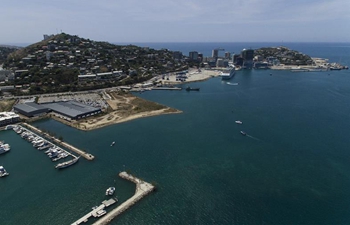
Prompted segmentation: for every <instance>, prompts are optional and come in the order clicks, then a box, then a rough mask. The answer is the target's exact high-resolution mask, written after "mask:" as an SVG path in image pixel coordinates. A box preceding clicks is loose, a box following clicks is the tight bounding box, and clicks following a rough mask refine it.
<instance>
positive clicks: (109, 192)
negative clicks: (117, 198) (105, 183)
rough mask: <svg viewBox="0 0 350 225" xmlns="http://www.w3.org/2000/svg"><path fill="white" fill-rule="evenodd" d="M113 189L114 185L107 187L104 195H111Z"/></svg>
mask: <svg viewBox="0 0 350 225" xmlns="http://www.w3.org/2000/svg"><path fill="white" fill-rule="evenodd" d="M114 191H115V187H109V188H107V190H106V195H113V194H114Z"/></svg>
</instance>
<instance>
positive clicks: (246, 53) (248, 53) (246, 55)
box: [241, 49, 254, 61]
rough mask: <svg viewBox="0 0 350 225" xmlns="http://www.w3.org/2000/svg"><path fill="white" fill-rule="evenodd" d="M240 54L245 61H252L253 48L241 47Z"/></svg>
mask: <svg viewBox="0 0 350 225" xmlns="http://www.w3.org/2000/svg"><path fill="white" fill-rule="evenodd" d="M241 55H242V58H243V59H244V60H245V61H253V58H254V50H253V49H243V50H242V52H241Z"/></svg>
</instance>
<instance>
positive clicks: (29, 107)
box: [13, 102, 49, 117]
mask: <svg viewBox="0 0 350 225" xmlns="http://www.w3.org/2000/svg"><path fill="white" fill-rule="evenodd" d="M13 109H14V111H15V112H17V113H20V114H22V115H25V116H27V117H33V116H40V115H43V114H45V113H47V112H49V109H48V108H46V107H44V106H42V105H39V104H37V103H35V102H26V103H22V104H17V105H15V106H14V107H13Z"/></svg>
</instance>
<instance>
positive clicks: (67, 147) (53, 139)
mask: <svg viewBox="0 0 350 225" xmlns="http://www.w3.org/2000/svg"><path fill="white" fill-rule="evenodd" d="M23 125H24V126H25V127H27V128H28V129H30V130H32V131H35V132H36V133H38V134H40V135H42V136H43V137H46V138H48V139H50V140H51V141H52V142H55V143H56V144H58V145H61V146H63V147H65V148H66V149H68V150H71V151H73V152H75V153H77V154H79V155H81V156H82V157H84V158H85V159H87V160H93V159H94V158H95V157H94V156H93V155H91V154H90V153H87V152H84V151H83V150H81V149H78V148H76V147H74V146H73V145H70V144H68V143H66V142H64V141H61V140H59V139H58V138H55V137H52V136H50V135H49V134H47V133H44V132H43V131H41V130H39V129H38V128H36V127H34V126H32V125H29V124H28V123H23Z"/></svg>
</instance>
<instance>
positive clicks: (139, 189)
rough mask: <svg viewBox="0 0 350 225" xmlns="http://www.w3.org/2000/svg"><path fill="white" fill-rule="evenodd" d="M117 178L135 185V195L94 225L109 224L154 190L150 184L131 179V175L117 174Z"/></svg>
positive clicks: (134, 178)
mask: <svg viewBox="0 0 350 225" xmlns="http://www.w3.org/2000/svg"><path fill="white" fill-rule="evenodd" d="M119 176H120V177H121V178H124V179H127V180H129V181H131V182H134V183H135V184H136V191H135V194H134V195H133V196H132V197H131V198H129V199H128V200H126V201H125V202H123V203H122V204H121V205H119V206H118V207H117V208H115V209H113V210H112V211H111V212H109V213H107V214H106V215H105V216H104V217H102V218H101V219H99V220H98V221H96V222H95V223H94V225H104V224H108V223H110V222H111V221H112V220H113V219H114V218H115V217H117V216H118V215H119V214H121V213H122V212H124V211H125V210H127V209H128V208H130V207H131V206H133V205H134V204H135V203H137V202H138V201H140V200H141V199H142V198H143V197H145V196H146V195H148V194H149V193H151V192H152V191H153V190H154V188H155V187H154V186H153V185H152V184H149V183H147V182H145V181H142V180H140V179H138V178H136V177H133V176H132V175H130V174H128V173H126V172H121V173H119Z"/></svg>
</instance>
